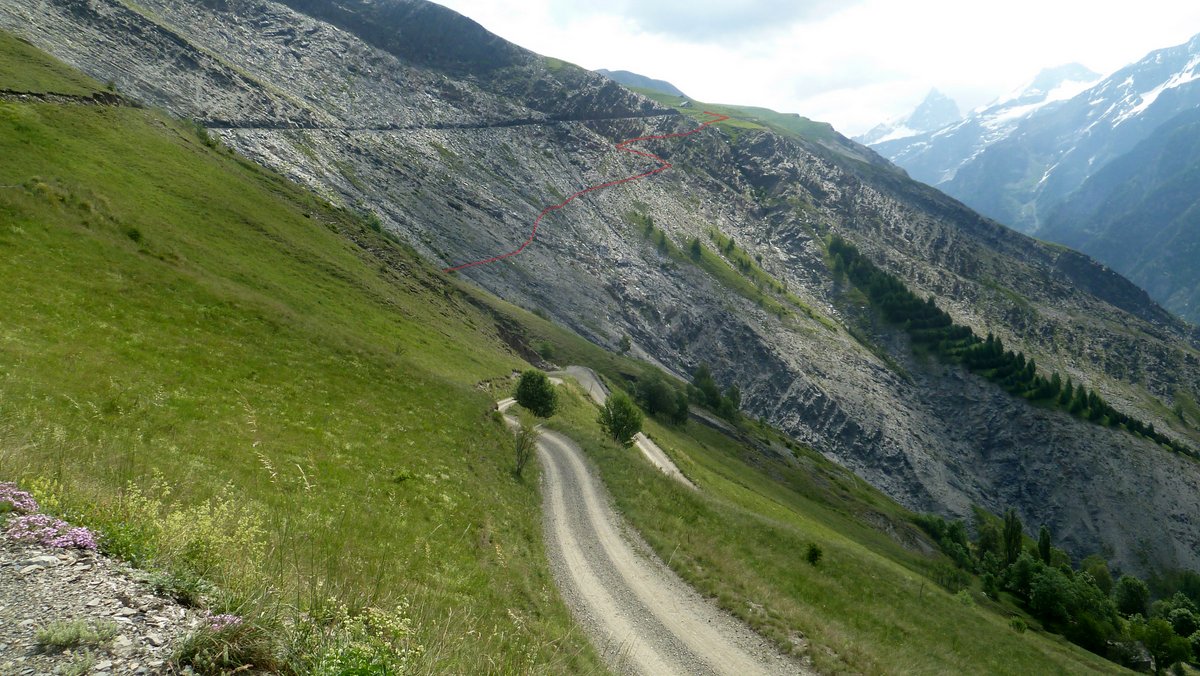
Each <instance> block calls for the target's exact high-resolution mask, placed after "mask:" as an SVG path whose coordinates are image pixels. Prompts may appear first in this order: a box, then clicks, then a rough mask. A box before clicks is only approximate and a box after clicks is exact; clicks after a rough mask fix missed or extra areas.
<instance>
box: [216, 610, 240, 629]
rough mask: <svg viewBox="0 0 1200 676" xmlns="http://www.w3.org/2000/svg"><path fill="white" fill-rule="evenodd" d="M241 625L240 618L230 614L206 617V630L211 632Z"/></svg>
mask: <svg viewBox="0 0 1200 676" xmlns="http://www.w3.org/2000/svg"><path fill="white" fill-rule="evenodd" d="M241 623H242V618H240V617H238V616H237V615H233V614H230V613H221V614H220V615H209V616H208V628H209V629H212V630H213V631H223V630H225V629H228V628H230V627H236V626H238V625H240V624H241Z"/></svg>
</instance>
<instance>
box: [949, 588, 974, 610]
mask: <svg viewBox="0 0 1200 676" xmlns="http://www.w3.org/2000/svg"><path fill="white" fill-rule="evenodd" d="M954 598H956V599H958V602H959V603H961V604H963V605H964V606H966V607H968V608H970V607H972V606H974V605H975V597H974V596H971V590H969V589H960V590H958V593H957V594H955V595H954Z"/></svg>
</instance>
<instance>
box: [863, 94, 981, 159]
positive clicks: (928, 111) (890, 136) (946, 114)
mask: <svg viewBox="0 0 1200 676" xmlns="http://www.w3.org/2000/svg"><path fill="white" fill-rule="evenodd" d="M961 119H962V113H961V112H960V111H959V109H958V104H957V103H955V102H954V99H952V98H950V97H949V96H946V95H945V94H943V93H941V92H940V91H938V90H937V88H936V87H935V88H933V89H930V90H929V93H928V94H926V95H925V98H924V99H923V100H922V101H921V103H920V104H919V105H917V107H916V108H915V109H914V110H913V112H911V113H909V114H908V116H907V117H903V118H900V119H898V120H894V121H892V122H885V123H883V124H880V125H877V126H875V127H874V128H872V129H871V130H870V131H868V132H867V133H865V134H863V135H861V136H858V137H856V138H855V139H854V140H856V141H858V142H859V143H862V144H864V145H869V144H872V143H881V142H883V141H890V140H894V139H902V138H908V137H909V136H916V135H918V134H924V133H928V132H931V131H935V130H937V129H941V128H942V127H946V126H949V125H951V124H954V123H955V122H958V121H959V120H961Z"/></svg>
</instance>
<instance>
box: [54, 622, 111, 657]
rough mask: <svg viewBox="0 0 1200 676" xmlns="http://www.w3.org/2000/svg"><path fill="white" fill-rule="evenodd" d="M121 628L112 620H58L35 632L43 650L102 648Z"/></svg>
mask: <svg viewBox="0 0 1200 676" xmlns="http://www.w3.org/2000/svg"><path fill="white" fill-rule="evenodd" d="M118 631H119V629H118V627H117V623H116V622H113V621H111V620H96V621H93V622H88V621H87V620H56V621H54V622H51V623H50V624H47V625H46V626H44V627H42V628H41V629H38V630H37V631H36V632H34V635H33V637H34V640H35V641H36V642H37V645H38V648H40V649H41V650H42V651H43V652H53V651H63V650H70V649H73V648H80V647H94V648H100V647H103V646H105V645H108V643H109V642H110V641H112V640H113V639H114V638H116V636H117V633H118Z"/></svg>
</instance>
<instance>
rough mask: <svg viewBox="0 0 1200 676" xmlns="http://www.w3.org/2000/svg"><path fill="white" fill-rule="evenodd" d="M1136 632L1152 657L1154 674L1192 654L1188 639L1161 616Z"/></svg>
mask: <svg viewBox="0 0 1200 676" xmlns="http://www.w3.org/2000/svg"><path fill="white" fill-rule="evenodd" d="M1122 579H1124V578H1122ZM1138 634H1139V636H1138V638H1139V639H1141V641H1142V645H1144V646H1146V651H1147V652H1149V653H1150V656H1151V657H1153V658H1154V673H1155V674H1161V673H1162V672H1163V670H1164V669H1166V668H1167V667H1170V666H1171V665H1172V664H1175V663H1176V662H1182V661H1184V660H1186V659H1189V658H1190V657H1191V656H1192V646H1191V644H1190V643H1189V642H1188V640H1187V639H1186V638H1184V637H1182V636H1179V635H1178V634H1176V633H1175V630H1174V629H1173V628H1171V623H1170V622H1167V621H1166V620H1164V619H1162V618H1155V619H1153V620H1150V621H1149V622H1147V623H1146V624H1145V625H1144V626H1142V627H1141V628H1140V631H1138Z"/></svg>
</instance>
